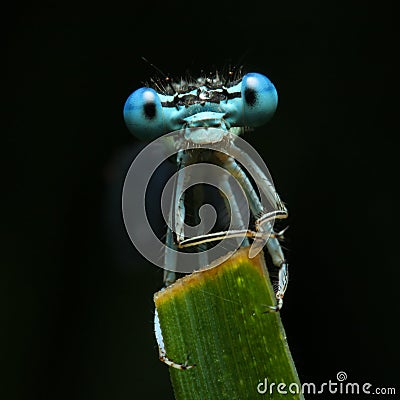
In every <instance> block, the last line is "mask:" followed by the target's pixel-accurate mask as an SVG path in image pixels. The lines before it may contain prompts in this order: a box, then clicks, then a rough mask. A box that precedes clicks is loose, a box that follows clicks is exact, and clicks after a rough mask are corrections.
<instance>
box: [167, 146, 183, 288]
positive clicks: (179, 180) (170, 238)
mask: <svg viewBox="0 0 400 400" xmlns="http://www.w3.org/2000/svg"><path fill="white" fill-rule="evenodd" d="M184 159H185V154H184V152H183V150H180V151H178V153H177V157H176V163H177V166H178V175H177V176H176V177H175V180H176V183H175V185H174V192H173V194H172V199H171V207H170V212H169V215H168V226H167V234H166V238H165V244H166V246H167V249H166V253H165V259H164V263H165V268H164V286H169V285H171V284H172V283H174V282H175V280H176V273H175V271H174V269H175V266H176V253H175V251H177V250H178V247H177V244H176V242H175V240H174V232H173V231H172V229H171V228H172V227H174V230H175V232H176V235H177V237H178V238H180V237H182V239H183V238H184V233H183V220H184V218H185V217H184V216H185V203H184V194H183V193H182V196H181V198H180V199H179V188H180V187H182V185H183V183H184V173H183V171H181V170H182V169H183V168H184V161H185V160H184ZM179 171H181V172H180V173H179ZM182 215H183V217H182ZM182 218H183V219H182ZM182 239H181V240H182ZM178 243H179V239H178ZM168 249H171V250H172V251H168Z"/></svg>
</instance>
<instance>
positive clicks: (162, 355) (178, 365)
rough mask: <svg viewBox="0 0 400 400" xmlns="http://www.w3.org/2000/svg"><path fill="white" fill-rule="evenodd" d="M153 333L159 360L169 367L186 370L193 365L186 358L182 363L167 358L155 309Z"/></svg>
mask: <svg viewBox="0 0 400 400" xmlns="http://www.w3.org/2000/svg"><path fill="white" fill-rule="evenodd" d="M154 333H155V335H156V340H157V345H158V354H159V357H160V360H161V361H162V362H163V363H164V364H167V365H168V366H169V367H172V368H176V369H181V370H186V369H190V368H193V367H195V364H192V365H190V364H188V360H186V361H185V362H184V363H183V364H181V363H177V362H175V361H172V360H171V359H169V358H168V357H167V353H166V351H165V345H164V338H163V335H162V331H161V326H160V320H159V319H158V312H157V309H156V310H155V313H154Z"/></svg>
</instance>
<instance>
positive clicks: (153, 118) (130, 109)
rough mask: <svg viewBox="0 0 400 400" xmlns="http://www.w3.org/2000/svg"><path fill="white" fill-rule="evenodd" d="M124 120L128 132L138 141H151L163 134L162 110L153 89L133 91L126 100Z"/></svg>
mask: <svg viewBox="0 0 400 400" xmlns="http://www.w3.org/2000/svg"><path fill="white" fill-rule="evenodd" d="M124 119H125V123H126V126H127V127H128V129H129V131H130V132H131V133H132V134H133V135H134V136H136V137H137V138H138V139H140V140H153V139H155V138H157V137H159V136H161V135H162V134H164V133H165V132H164V130H165V128H164V116H163V108H162V105H161V102H160V98H159V97H158V94H157V92H156V91H155V90H154V89H151V88H146V87H145V88H141V89H138V90H135V91H134V92H133V93H132V94H131V95H130V96H129V97H128V99H127V100H126V103H125V107H124Z"/></svg>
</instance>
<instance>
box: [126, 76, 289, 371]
mask: <svg viewBox="0 0 400 400" xmlns="http://www.w3.org/2000/svg"><path fill="white" fill-rule="evenodd" d="M277 102H278V96H277V92H276V89H275V87H274V85H273V84H272V83H271V81H270V80H269V79H268V78H267V77H265V76H264V75H261V74H259V73H247V74H245V75H244V76H242V74H241V72H240V71H239V72H237V73H232V72H230V73H228V74H227V78H222V77H221V76H219V74H218V73H216V74H214V75H212V76H205V77H201V78H199V79H197V80H192V79H185V80H183V79H182V80H181V81H180V82H175V81H173V80H170V79H165V80H153V81H152V82H151V85H149V86H147V87H143V88H140V89H138V90H136V91H134V92H133V93H132V94H131V95H130V96H129V98H128V100H127V101H126V103H125V108H124V118H125V122H126V124H127V126H128V128H129V130H130V131H131V132H132V133H133V134H134V135H135V136H136V137H137V138H139V139H142V140H153V139H156V138H159V137H161V136H163V135H166V134H168V133H169V132H175V133H176V134H175V135H172V136H171V134H170V136H168V135H166V137H168V139H173V140H172V141H170V142H168V141H166V142H165V143H170V144H169V145H171V143H172V145H171V146H172V147H173V148H174V151H173V153H174V155H173V158H174V160H175V162H176V166H177V170H178V172H179V174H177V176H176V179H175V181H174V188H173V190H172V191H171V192H170V202H169V212H168V216H167V225H168V228H167V233H166V239H165V243H166V249H167V250H166V252H165V257H164V270H165V272H164V284H165V286H168V285H170V284H171V283H173V282H174V281H175V280H176V272H177V271H178V272H181V270H180V269H179V268H177V267H176V265H177V263H178V259H177V257H178V254H180V253H185V251H188V250H189V251H191V250H192V251H193V249H195V250H196V251H197V252H198V258H199V260H200V259H201V262H200V264H202V266H206V267H207V266H209V265H208V264H210V263H211V262H210V261H209V259H208V258H207V257H208V256H207V251H206V250H209V249H212V246H213V244H214V243H217V242H219V241H223V240H229V239H235V238H239V239H240V243H241V244H249V241H251V242H252V252H253V255H254V254H255V252H257V251H259V248H260V246H261V247H263V246H264V245H265V246H266V248H267V250H268V253H269V254H270V256H271V259H272V263H273V264H274V266H275V267H276V268H277V270H278V274H277V279H276V282H275V285H274V288H275V295H276V300H277V304H276V305H275V306H272V307H270V309H271V311H279V310H280V309H281V307H282V304H283V297H284V294H285V290H286V287H287V283H288V264H287V262H286V260H285V257H284V253H283V251H282V248H281V245H280V243H279V240H280V239H281V238H282V236H283V232H275V231H274V229H273V222H274V220H275V219H284V218H287V210H286V207H285V206H284V204H283V203H282V202H281V200H280V198H279V196H278V194H277V192H276V190H275V188H274V186H273V184H272V181H271V179H270V177H269V176H268V175H267V174H266V173H265V172H264V171H263V170H262V168H260V166H259V165H258V164H257V163H256V162H255V161H254V159H253V158H252V157H251V156H250V155H249V154H248V152H247V151H242V150H241V149H240V148H239V147H238V145H237V142H238V141H239V138H238V137H239V135H240V134H241V133H243V132H244V131H245V130H247V129H251V128H255V127H259V126H261V125H263V124H264V123H266V122H267V121H268V120H269V119H270V118H271V116H272V115H273V114H274V112H275V110H276V107H277ZM227 149H228V150H227ZM171 154H172V153H171ZM238 159H239V160H240V161H238ZM203 163H207V164H212V165H214V166H215V167H218V168H220V170H223V171H227V173H228V174H229V175H230V176H231V177H233V178H234V180H235V182H236V185H237V186H238V187H239V189H240V190H239V191H238V190H233V183H232V180H230V178H225V176H224V175H223V174H222V175H220V176H221V178H220V182H218V183H217V185H216V186H217V187H218V189H219V190H221V191H222V192H223V193H225V199H226V200H228V203H229V209H230V214H232V215H236V214H238V219H237V220H236V223H235V224H234V225H231V226H230V227H229V229H225V230H217V231H210V230H206V231H204V229H203V228H204V227H199V226H197V228H196V229H192V228H193V226H191V225H189V224H187V223H186V222H187V220H188V219H189V216H191V215H193V213H191V212H190V211H188V207H190V206H191V204H188V199H187V198H186V201H185V189H187V188H188V187H190V185H191V183H190V180H191V179H192V178H193V176H194V175H195V174H196V172H195V171H196V170H195V169H193V168H192V167H195V166H196V165H198V164H203ZM220 170H217V169H211V170H210V169H207V170H202V171H201V172H202V176H203V177H204V176H207V177H208V178H210V177H211V176H217V173H218V171H220ZM185 171H186V172H185ZM137 176H139V174H138V175H137ZM218 176H219V175H218ZM188 181H189V183H188ZM202 182H205V183H209V180H208V179H206V180H205V181H202ZM212 184H213V185H214V183H212ZM237 193H243V195H244V197H245V199H246V200H247V203H248V209H249V213H250V215H251V221H252V223H251V224H250V226H244V223H243V218H242V212H241V211H239V209H240V204H239V199H238V197H239V195H236V194H237ZM263 198H265V199H266V201H267V203H268V206H266V203H265V202H263V201H262V199H263ZM191 200H192V203H194V202H199V198H198V196H197V195H195V196H193V195H192V198H191ZM200 202H201V201H200ZM192 222H193V221H192ZM197 222H199V221H195V223H197ZM192 225H193V223H192ZM250 256H252V254H250ZM193 269H195V268H193ZM155 323H156V336H157V341H158V344H159V348H160V358H161V359H162V360H163V361H164V362H166V363H167V364H168V365H170V366H173V367H176V368H181V369H184V368H187V367H188V366H187V365H186V364H177V363H174V362H173V361H171V360H169V359H168V358H167V357H166V355H165V349H164V346H163V341H162V335H161V331H160V328H159V325H158V317H157V313H156V320H155Z"/></svg>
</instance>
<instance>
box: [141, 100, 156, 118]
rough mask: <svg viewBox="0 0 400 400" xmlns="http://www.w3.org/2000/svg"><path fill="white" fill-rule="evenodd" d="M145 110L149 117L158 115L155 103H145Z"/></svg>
mask: <svg viewBox="0 0 400 400" xmlns="http://www.w3.org/2000/svg"><path fill="white" fill-rule="evenodd" d="M143 111H144V115H145V116H146V118H147V119H153V118H154V117H155V116H156V105H155V103H145V104H144V106H143Z"/></svg>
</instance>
